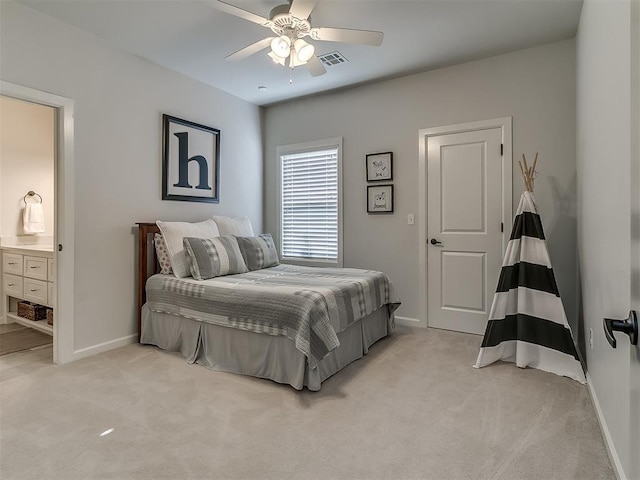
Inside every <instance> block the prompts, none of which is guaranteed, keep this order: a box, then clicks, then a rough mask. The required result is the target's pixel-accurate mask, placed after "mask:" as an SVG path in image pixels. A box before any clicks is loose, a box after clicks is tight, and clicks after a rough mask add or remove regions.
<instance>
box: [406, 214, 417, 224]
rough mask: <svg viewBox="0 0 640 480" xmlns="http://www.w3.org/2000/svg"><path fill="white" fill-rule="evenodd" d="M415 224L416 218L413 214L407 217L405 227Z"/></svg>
mask: <svg viewBox="0 0 640 480" xmlns="http://www.w3.org/2000/svg"><path fill="white" fill-rule="evenodd" d="M414 223H416V218H415V217H414V216H413V213H410V214H409V215H407V225H413V224H414Z"/></svg>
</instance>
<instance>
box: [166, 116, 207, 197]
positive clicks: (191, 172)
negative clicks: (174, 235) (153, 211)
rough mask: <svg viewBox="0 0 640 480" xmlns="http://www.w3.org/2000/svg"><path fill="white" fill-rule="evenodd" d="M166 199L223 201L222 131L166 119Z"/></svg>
mask: <svg viewBox="0 0 640 480" xmlns="http://www.w3.org/2000/svg"><path fill="white" fill-rule="evenodd" d="M162 123H163V131H162V133H163V142H164V148H163V153H162V199H163V200H181V201H187V202H210V203H218V202H219V201H220V195H219V188H220V130H218V129H217V128H212V127H207V126H205V125H200V124H198V123H194V122H189V121H188V120H183V119H181V118H176V117H172V116H170V115H163V116H162Z"/></svg>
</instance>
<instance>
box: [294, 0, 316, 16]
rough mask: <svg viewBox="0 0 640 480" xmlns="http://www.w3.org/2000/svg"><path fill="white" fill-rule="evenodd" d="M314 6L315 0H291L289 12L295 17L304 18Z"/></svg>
mask: <svg viewBox="0 0 640 480" xmlns="http://www.w3.org/2000/svg"><path fill="white" fill-rule="evenodd" d="M315 6H316V0H293V2H292V3H291V8H289V13H290V14H291V15H293V16H294V17H296V18H299V19H301V20H306V19H307V18H309V15H310V14H311V11H312V10H313V9H314V7H315Z"/></svg>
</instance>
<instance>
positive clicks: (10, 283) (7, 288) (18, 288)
mask: <svg viewBox="0 0 640 480" xmlns="http://www.w3.org/2000/svg"><path fill="white" fill-rule="evenodd" d="M2 290H3V292H4V294H5V295H9V296H11V297H20V298H22V291H23V289H22V277H18V276H17V275H9V274H8V273H5V274H4V275H3V277H2Z"/></svg>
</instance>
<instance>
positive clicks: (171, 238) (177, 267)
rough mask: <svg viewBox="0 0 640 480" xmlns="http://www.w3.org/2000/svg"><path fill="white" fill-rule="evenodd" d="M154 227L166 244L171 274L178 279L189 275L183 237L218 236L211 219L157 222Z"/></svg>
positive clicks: (215, 226)
mask: <svg viewBox="0 0 640 480" xmlns="http://www.w3.org/2000/svg"><path fill="white" fill-rule="evenodd" d="M156 225H158V227H159V228H160V231H161V232H162V236H163V237H164V241H165V242H166V244H167V250H168V251H169V260H170V262H171V269H172V270H173V274H174V275H175V276H176V277H178V278H185V277H189V276H190V275H191V272H190V271H189V263H188V261H187V256H186V255H185V252H184V245H183V244H182V239H183V238H184V237H198V238H214V237H219V236H220V232H219V231H218V226H217V225H216V222H214V221H213V220H212V219H208V220H205V221H204V222H197V223H189V222H161V221H160V220H158V221H157V222H156Z"/></svg>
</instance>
